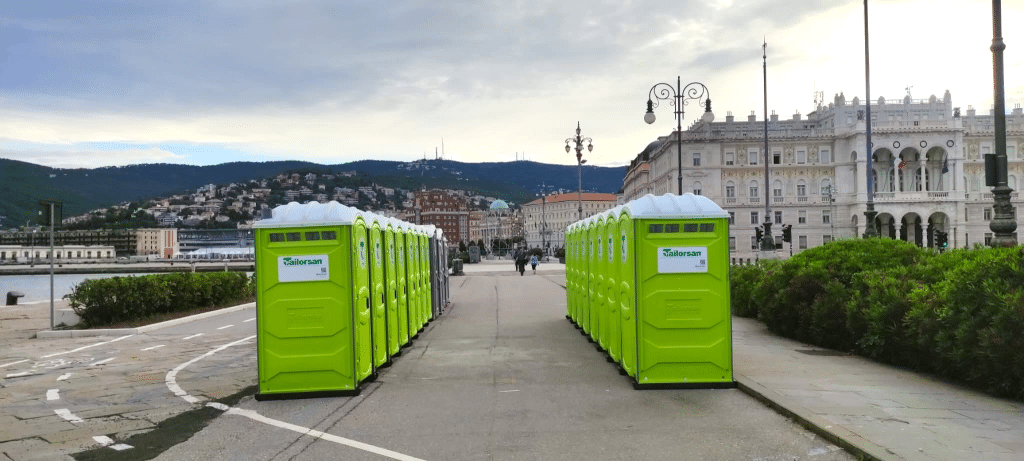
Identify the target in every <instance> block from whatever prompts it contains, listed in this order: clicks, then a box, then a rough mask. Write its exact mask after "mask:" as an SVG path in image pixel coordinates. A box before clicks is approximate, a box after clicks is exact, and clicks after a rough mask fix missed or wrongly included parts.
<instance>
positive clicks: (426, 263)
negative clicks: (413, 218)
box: [419, 226, 431, 330]
mask: <svg viewBox="0 0 1024 461" xmlns="http://www.w3.org/2000/svg"><path fill="white" fill-rule="evenodd" d="M419 264H420V272H419V274H420V330H422V329H423V327H425V326H426V325H427V322H429V321H430V309H431V306H430V238H429V237H428V236H427V228H426V226H421V228H420V256H419Z"/></svg>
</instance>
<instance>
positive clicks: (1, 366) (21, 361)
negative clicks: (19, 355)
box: [0, 359, 28, 368]
mask: <svg viewBox="0 0 1024 461" xmlns="http://www.w3.org/2000/svg"><path fill="white" fill-rule="evenodd" d="M25 362H28V359H25V360H18V361H17V362H11V363H5V364H3V365H0V368H6V367H9V366H11V365H17V364H19V363H25Z"/></svg>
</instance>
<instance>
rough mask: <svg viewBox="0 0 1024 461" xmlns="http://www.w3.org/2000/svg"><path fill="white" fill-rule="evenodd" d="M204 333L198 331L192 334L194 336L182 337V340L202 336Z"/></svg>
mask: <svg viewBox="0 0 1024 461" xmlns="http://www.w3.org/2000/svg"><path fill="white" fill-rule="evenodd" d="M202 335H203V334H202V333H196V334H194V335H192V336H186V337H184V338H181V340H182V341H184V340H186V339H192V338H198V337H200V336H202Z"/></svg>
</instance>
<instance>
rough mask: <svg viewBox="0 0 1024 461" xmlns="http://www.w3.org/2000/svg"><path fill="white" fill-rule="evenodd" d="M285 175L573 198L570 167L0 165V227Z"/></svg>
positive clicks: (594, 188) (604, 171) (589, 171)
mask: <svg viewBox="0 0 1024 461" xmlns="http://www.w3.org/2000/svg"><path fill="white" fill-rule="evenodd" d="M290 170H318V171H327V170H331V171H335V172H344V171H361V172H363V173H366V174H369V175H371V176H373V177H374V181H375V182H376V183H377V184H379V185H382V186H389V187H400V188H403V189H413V190H414V189H419V188H420V187H428V188H429V187H442V188H451V189H462V190H471V191H474V192H476V193H479V194H482V195H487V196H493V197H497V198H502V199H505V200H509V201H514V202H519V203H523V202H526V201H529V200H532V199H533V197H534V196H535V194H536V193H538V192H540V191H541V189H542V188H541V185H542V184H543V186H544V188H545V189H546V190H548V191H550V190H553V189H565V190H576V166H575V165H548V164H544V163H537V162H529V161H516V162H503V163H463V162H455V161H451V160H418V161H414V162H395V161H382V160H360V161H356V162H350V163H343V164H338V165H322V164H318V163H312V162H302V161H277V162H232V163H223V164H220V165H210V166H193V165H171V164H145V165H130V166H124V167H104V168H93V169H62V168H50V167H46V166H42V165H36V164H32V163H26V162H21V161H17V160H8V159H0V216H4V217H5V218H4V219H0V227H2V228H10V227H16V226H22V225H24V224H25V221H27V220H31V221H32V222H33V223H38V222H39V217H38V216H37V209H38V205H37V204H38V202H39V200H44V199H45V200H59V201H62V202H64V217H70V216H76V215H80V214H82V213H85V212H87V211H89V210H92V209H96V208H105V207H109V206H111V205H114V204H117V203H122V202H130V201H138V200H148V199H153V198H157V197H165V196H169V195H173V194H180V193H183V192H186V191H188V192H194V191H195V189H196V188H198V187H200V186H203V185H206V184H218V185H226V184H230V183H232V182H241V181H248V180H250V179H257V180H259V179H264V178H270V177H272V176H276V175H278V174H281V173H283V172H286V171H290ZM625 174H626V167H615V168H609V167H594V166H584V167H583V190H585V191H591V192H605V193H614V192H616V191H618V190H619V188H621V187H622V178H623V177H624V176H625Z"/></svg>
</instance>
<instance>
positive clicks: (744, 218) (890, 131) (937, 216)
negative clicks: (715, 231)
mask: <svg viewBox="0 0 1024 461" xmlns="http://www.w3.org/2000/svg"><path fill="white" fill-rule="evenodd" d="M865 109H866V108H865V106H864V104H863V102H862V101H860V100H859V99H858V98H856V97H855V98H853V100H852V101H847V100H846V98H845V96H843V95H842V94H840V95H837V96H835V99H834V101H833V102H832V103H831V104H828V105H827V106H826V105H824V103H823V102H821V103H818V104H817V107H816V108H815V110H814V111H813V112H811V113H809V114H807V116H806V117H803V116H801V115H800V114H795V115H793V117H792V118H791V119H789V120H779V119H778V116H777V115H774V114H772V115H771V116H770V119H769V122H768V152H769V155H768V159H769V160H768V161H769V179H768V182H767V184H768V185H767V187H770V189H769V191H770V203H768V208H769V216H770V218H771V222H772V223H773V227H772V235H773V237H774V238H775V239H776V243H777V248H778V251H777V253H778V255H779V256H781V257H787V256H788V255H789V254H790V252H791V251H792V252H793V253H794V254H795V253H796V252H799V251H800V250H803V249H807V248H811V247H814V246H818V245H822V244H824V243H827V242H829V241H831V240H833V239H838V238H853V237H855V236H859V235H862V234H863V233H864V230H865V217H864V211H865V210H866V209H867V199H868V197H867V193H866V190H867V161H866V160H867V158H866V156H865V155H864V152H865V148H866V147H867V142H866V126H865V121H864V117H865V114H866V110H865ZM990 112H991V111H990ZM871 120H872V121H871V132H872V134H871V140H872V151H871V153H872V161H873V165H872V175H873V178H874V179H873V180H874V184H875V194H874V206H875V210H876V211H877V212H878V218H877V221H876V226H877V229H878V231H879V233H880V234H881V235H882V236H888V237H889V238H898V239H901V240H906V241H909V242H913V243H916V244H918V245H921V246H934V241H935V239H934V237H935V232H937V231H942V232H947V233H948V235H949V245H950V246H951V247H967V246H971V245H974V244H984V243H986V242H987V241H988V240H989V239H990V238H991V230H989V221H990V220H991V219H992V214H993V212H992V208H993V205H994V201H993V199H992V194H991V188H990V187H986V186H985V173H984V154H987V153H995V138H994V117H993V116H992V114H991V113H988V114H984V115H978V114H976V111H975V110H974V109H972V108H968V109H967V110H966V111H965V112H964V113H963V114H961V111H960V109H959V108H954V107H953V105H952V98H951V96H950V94H949V92H948V91H947V92H946V93H945V95H944V96H943V97H942V98H941V99H940V98H937V97H935V96H932V97H930V98H929V99H926V100H914V99H911V97H910V95H908V96H906V97H904V98H903V99H901V100H896V101H887V100H886V99H885V98H879V99H878V100H877V102H874V103H872V105H871ZM1006 132H1007V133H1006V135H1007V136H1006V138H1007V141H1006V145H1007V149H1006V150H1007V157H1008V161H1009V176H1008V185H1009V187H1010V188H1012V189H1014V190H1015V192H1013V194H1012V199H1011V200H1012V203H1013V204H1014V208H1015V209H1016V206H1017V205H1018V204H1019V203H1020V199H1019V193H1018V192H1016V190H1017V189H1018V185H1019V183H1020V181H1019V180H1020V179H1021V178H1024V113H1022V110H1021V108H1020V107H1017V108H1015V109H1013V111H1012V113H1010V114H1007V117H1006ZM764 146H765V142H764V120H763V119H762V120H761V121H758V120H757V117H756V116H755V115H753V114H751V115H750V116H749V117H747V120H746V121H736V120H735V118H734V117H733V116H732V115H731V114H729V115H728V116H727V117H726V120H725V121H724V122H712V123H706V122H703V121H699V120H698V121H697V122H695V123H694V124H693V125H691V126H690V127H689V128H688V129H687V130H685V131H684V132H683V133H682V176H683V192H692V193H695V194H701V195H705V196H707V197H708V198H710V199H711V200H713V201H715V203H718V204H719V205H720V206H722V208H724V209H726V210H728V211H729V213H730V215H731V216H732V226H731V232H730V235H731V237H730V248H731V253H732V255H731V259H732V261H733V263H737V264H745V263H748V262H750V261H753V260H754V259H756V258H757V246H756V244H755V242H754V239H755V237H754V227H756V226H758V225H760V224H761V223H763V222H764V219H765V218H764V213H765V203H764V200H765V192H764V189H763V188H764V187H766V185H765V172H764V163H763V162H764V161H765V155H764ZM676 159H677V144H676V135H675V133H674V132H673V133H672V134H669V135H667V136H664V137H661V138H659V139H658V140H657V141H655V142H653V143H651V144H650V145H648V146H647V147H646V148H645V149H644V150H643V152H641V153H640V154H638V155H637V156H636V158H635V159H634V160H633V162H632V163H631V164H630V167H629V170H628V172H627V173H626V177H625V178H624V180H623V192H624V199H625V200H626V201H629V200H632V199H635V198H637V197H640V196H643V195H644V194H646V193H654V194H664V193H669V192H671V193H678V191H677V180H676V178H677V176H676V175H677V171H678V170H677V168H678V163H677V160H676ZM1017 220H1018V224H1017V226H1018V229H1020V228H1024V226H1022V223H1021V222H1020V218H1019V217H1017ZM783 224H787V225H792V226H793V228H792V229H793V230H792V233H793V242H792V243H791V244H783V242H782V231H781V227H782V225H783Z"/></svg>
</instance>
